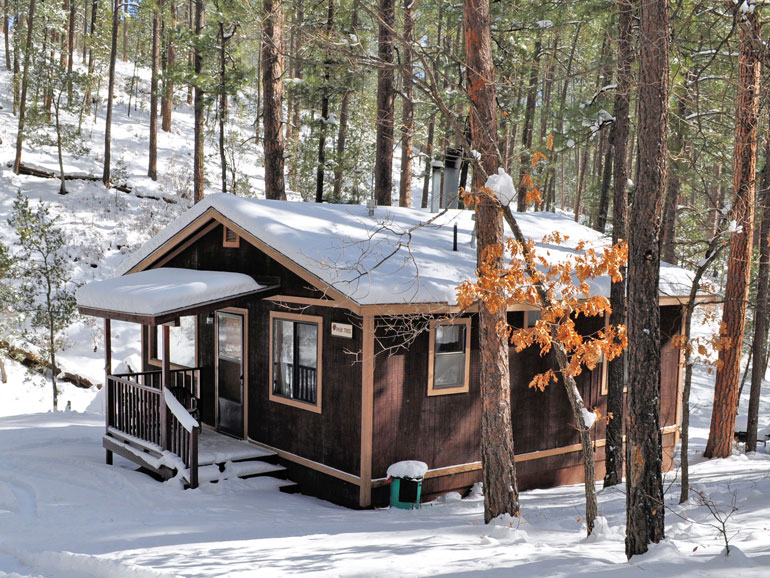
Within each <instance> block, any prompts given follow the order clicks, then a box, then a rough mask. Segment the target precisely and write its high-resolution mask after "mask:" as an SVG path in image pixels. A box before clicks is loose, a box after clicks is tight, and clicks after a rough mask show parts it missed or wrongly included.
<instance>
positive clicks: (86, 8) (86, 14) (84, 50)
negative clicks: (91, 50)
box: [80, 0, 91, 64]
mask: <svg viewBox="0 0 770 578" xmlns="http://www.w3.org/2000/svg"><path fill="white" fill-rule="evenodd" d="M90 15H91V6H90V4H88V0H83V30H82V32H81V33H80V41H81V42H80V61H81V62H82V63H84V64H85V62H86V56H87V55H88V46H87V44H88V22H89V18H90Z"/></svg>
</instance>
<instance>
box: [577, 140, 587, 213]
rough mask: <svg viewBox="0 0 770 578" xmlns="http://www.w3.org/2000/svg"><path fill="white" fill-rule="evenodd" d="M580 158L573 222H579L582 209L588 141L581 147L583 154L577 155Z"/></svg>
mask: <svg viewBox="0 0 770 578" xmlns="http://www.w3.org/2000/svg"><path fill="white" fill-rule="evenodd" d="M578 159H579V160H580V163H579V167H578V181H577V187H575V222H576V223H579V222H580V213H581V211H582V204H581V203H582V200H583V185H584V184H585V180H586V170H587V168H588V143H586V145H585V146H584V147H583V154H582V155H580V156H579V157H578Z"/></svg>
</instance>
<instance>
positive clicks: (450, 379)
mask: <svg viewBox="0 0 770 578" xmlns="http://www.w3.org/2000/svg"><path fill="white" fill-rule="evenodd" d="M470 352H471V320H470V319H468V318H463V319H454V320H451V321H437V322H434V323H433V324H432V326H431V332H430V344H429V359H428V395H448V394H451V393H465V392H467V391H468V385H469V378H470Z"/></svg>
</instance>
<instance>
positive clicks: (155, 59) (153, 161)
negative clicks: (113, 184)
mask: <svg viewBox="0 0 770 578" xmlns="http://www.w3.org/2000/svg"><path fill="white" fill-rule="evenodd" d="M162 10H163V0H158V4H157V6H155V9H154V10H153V13H152V76H151V77H150V159H149V168H148V169H147V176H148V177H150V178H151V179H152V180H153V181H157V180H158V69H159V68H160V15H161V12H162Z"/></svg>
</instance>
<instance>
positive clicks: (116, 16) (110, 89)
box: [102, 0, 120, 187]
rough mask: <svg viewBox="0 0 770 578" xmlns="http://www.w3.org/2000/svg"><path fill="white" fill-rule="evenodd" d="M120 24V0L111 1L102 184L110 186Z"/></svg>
mask: <svg viewBox="0 0 770 578" xmlns="http://www.w3.org/2000/svg"><path fill="white" fill-rule="evenodd" d="M119 24H120V0H113V1H112V40H111V44H110V72H109V77H108V80H107V116H106V119H105V128H104V172H103V173H102V182H103V183H104V186H105V187H109V186H110V160H111V159H110V155H111V153H112V99H113V95H114V94H115V64H116V60H117V58H118V26H119Z"/></svg>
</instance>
